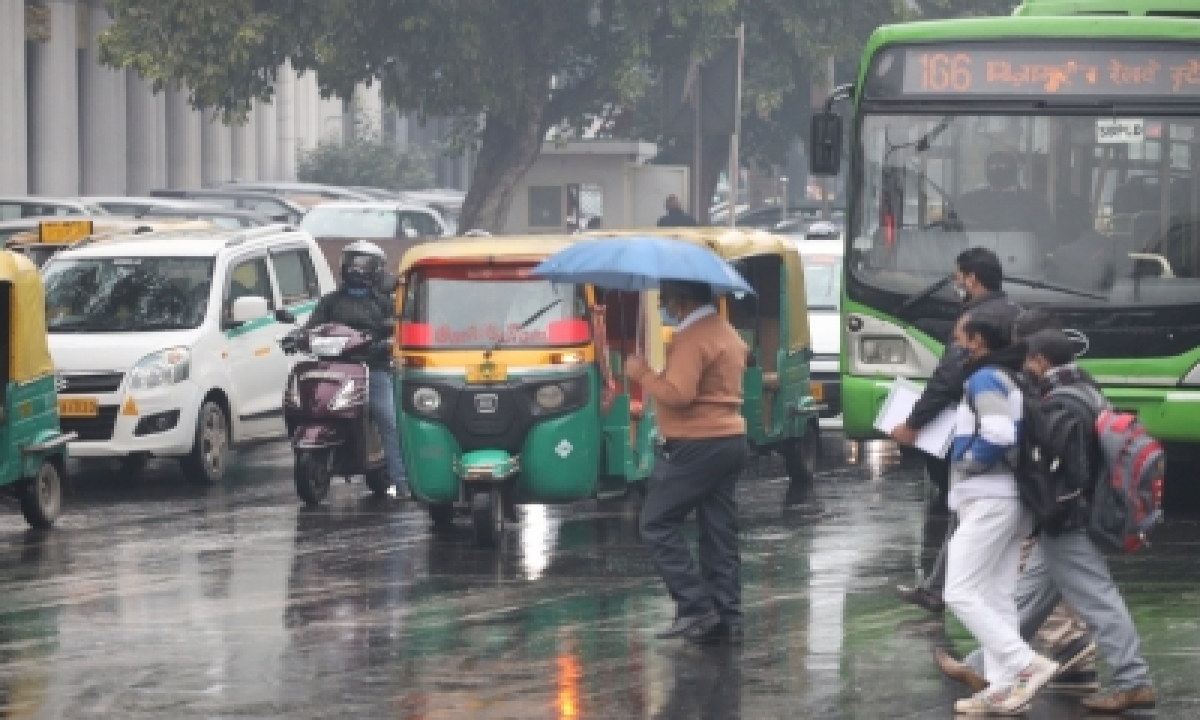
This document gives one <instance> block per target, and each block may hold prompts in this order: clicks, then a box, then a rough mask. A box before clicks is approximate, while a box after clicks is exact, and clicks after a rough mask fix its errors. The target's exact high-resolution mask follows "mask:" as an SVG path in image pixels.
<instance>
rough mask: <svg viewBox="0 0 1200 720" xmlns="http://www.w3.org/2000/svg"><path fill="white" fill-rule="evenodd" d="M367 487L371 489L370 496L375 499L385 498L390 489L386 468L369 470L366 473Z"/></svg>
mask: <svg viewBox="0 0 1200 720" xmlns="http://www.w3.org/2000/svg"><path fill="white" fill-rule="evenodd" d="M366 477H367V487H368V488H370V489H371V494H372V495H374V496H375V497H377V498H385V497H387V494H388V490H390V489H391V487H392V478H391V476H390V475H388V471H387V468H380V469H378V470H371V471H368V472H367V476H366Z"/></svg>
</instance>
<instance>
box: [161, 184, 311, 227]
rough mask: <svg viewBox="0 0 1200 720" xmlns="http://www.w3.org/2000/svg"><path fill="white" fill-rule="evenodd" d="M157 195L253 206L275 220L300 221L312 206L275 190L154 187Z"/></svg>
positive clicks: (234, 207)
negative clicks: (283, 195) (302, 203)
mask: <svg viewBox="0 0 1200 720" xmlns="http://www.w3.org/2000/svg"><path fill="white" fill-rule="evenodd" d="M150 194H151V195H153V196H154V197H172V198H185V199H189V200H196V201H199V202H202V203H204V204H205V205H216V206H219V207H223V208H230V209H232V210H250V211H253V212H257V213H262V214H263V215H266V216H267V217H269V218H271V219H272V220H274V221H275V222H283V223H288V224H291V225H299V224H300V220H301V219H303V218H304V214H305V213H306V212H308V209H307V208H305V207H304V206H303V205H300V204H299V203H296V202H293V201H291V200H288V199H287V198H283V197H280V196H278V195H273V194H271V193H266V192H259V191H257V190H235V189H228V190H226V189H220V190H151V191H150Z"/></svg>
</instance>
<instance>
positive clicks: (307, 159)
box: [296, 119, 433, 190]
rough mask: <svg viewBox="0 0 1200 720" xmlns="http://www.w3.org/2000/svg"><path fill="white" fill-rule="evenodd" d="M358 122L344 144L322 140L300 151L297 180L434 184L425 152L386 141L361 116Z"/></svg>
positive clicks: (402, 186)
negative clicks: (318, 143) (405, 149)
mask: <svg viewBox="0 0 1200 720" xmlns="http://www.w3.org/2000/svg"><path fill="white" fill-rule="evenodd" d="M355 125H356V127H355V132H354V138H353V139H352V140H350V141H349V142H347V143H345V144H341V143H321V144H320V145H318V146H317V147H316V148H314V149H312V150H301V151H300V152H299V153H297V158H296V176H297V179H299V180H301V181H303V182H315V183H322V184H325V185H342V186H354V185H360V186H365V187H376V188H384V189H387V190H419V189H422V188H427V187H430V186H431V185H432V184H433V173H432V172H430V168H429V161H428V158H426V157H425V156H424V155H423V154H421V153H419V152H416V151H413V150H409V151H407V152H406V151H403V150H400V149H399V148H398V147H396V146H395V145H394V144H391V143H387V142H384V141H383V139H382V138H381V137H380V134H379V131H378V130H377V129H376V128H375V127H374V126H372V125H371V124H370V123H368V122H365V121H363V120H361V119H359V120H358V121H357V122H356V123H355Z"/></svg>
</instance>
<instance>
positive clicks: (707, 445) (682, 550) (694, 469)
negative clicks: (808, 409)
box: [625, 280, 748, 644]
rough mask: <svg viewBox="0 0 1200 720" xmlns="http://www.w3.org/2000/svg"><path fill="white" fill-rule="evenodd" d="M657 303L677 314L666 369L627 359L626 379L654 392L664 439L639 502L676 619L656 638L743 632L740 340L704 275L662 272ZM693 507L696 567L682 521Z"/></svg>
mask: <svg viewBox="0 0 1200 720" xmlns="http://www.w3.org/2000/svg"><path fill="white" fill-rule="evenodd" d="M659 297H660V303H661V305H662V308H663V310H664V311H665V312H666V314H667V315H668V316H670V317H671V318H672V319H674V320H676V321H678V323H679V324H678V325H677V326H676V328H675V334H674V339H673V340H672V342H671V347H670V349H669V351H668V353H667V363H666V369H665V370H664V371H663V372H662V373H655V372H654V371H653V370H651V368H650V366H649V365H648V364H647V362H646V360H645V359H643V358H641V357H638V356H636V355H635V356H631V357H630V358H628V359H627V360H626V365H625V366H626V372H627V373H628V375H629V379H630V380H632V381H633V382H636V383H638V384H640V385H641V386H642V389H643V390H644V392H645V393H646V394H647V395H649V396H650V397H652V398H654V401H655V408H656V412H657V422H658V427H659V430H660V432H661V434H662V436H663V437H664V438H665V442H664V443H663V445H662V447H661V451H660V457H659V460H658V462H657V463H656V465H655V470H654V475H653V476H652V477H651V478H650V481H649V486H648V488H647V493H646V500H645V503H644V504H643V506H642V515H641V521H640V528H641V534H642V539H643V540H644V541H645V542H646V544H647V545H648V546H649V550H650V557H651V559H652V561H653V562H654V565H655V567H656V568H657V570H658V572H659V574H660V575H661V576H662V579H663V582H664V583H666V585H667V590H668V591H669V592H670V593H671V597H672V598H673V599H674V600H675V603H676V616H675V621H674V622H673V623H672V625H671V627H669V628H667V629H666V630H664V631H662V632H660V633H657V635H656V637H659V638H664V639H665V638H674V637H685V638H686V639H688V640H690V641H692V642H697V643H705V644H716V643H739V642H741V640H742V610H741V579H740V577H739V571H740V566H741V557H740V555H739V554H738V526H737V503H736V500H735V499H734V491H735V489H736V486H737V480H738V476H739V475H741V472H742V468H743V466H744V465H745V461H746V451H747V446H746V423H745V420H743V418H742V415H741V404H742V375H743V373H744V372H745V369H746V358H747V352H748V349H747V347H746V344H745V343H744V342H742V339H741V337H740V336H739V335H738V334H737V331H736V330H734V329H733V327H732V326H731V325H730V324H729V323H728V322H727V321H726V320H725V319H724V318H722V317H721V316H720V315H719V314H718V313H717V311H716V307H715V306H714V304H713V293H712V289H711V287H710V286H709V285H708V284H705V283H699V282H685V281H678V280H663V281H662V282H661V284H660V295H659ZM693 510H695V511H696V519H697V522H698V523H699V526H700V527H699V530H700V542H699V546H700V548H699V549H700V563H699V567H697V565H696V563H695V562H694V561H693V559H692V554H691V552H690V551H689V550H688V546H687V543H686V541H685V540H684V537H683V534H682V532H681V528H682V525H683V522H684V520H685V519H686V518H687V516H688V515H689V514H691V512H692V511H693Z"/></svg>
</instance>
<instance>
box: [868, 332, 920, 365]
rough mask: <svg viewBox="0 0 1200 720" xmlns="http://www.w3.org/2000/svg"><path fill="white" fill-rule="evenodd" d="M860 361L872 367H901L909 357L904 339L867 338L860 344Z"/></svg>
mask: <svg viewBox="0 0 1200 720" xmlns="http://www.w3.org/2000/svg"><path fill="white" fill-rule="evenodd" d="M858 350H859V353H858V355H859V360H860V361H861V362H863V363H864V364H870V365H882V364H889V365H901V364H903V363H904V362H905V360H906V358H907V355H908V343H906V342H905V341H904V338H885V337H865V338H861V339H860V340H859V343H858Z"/></svg>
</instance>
